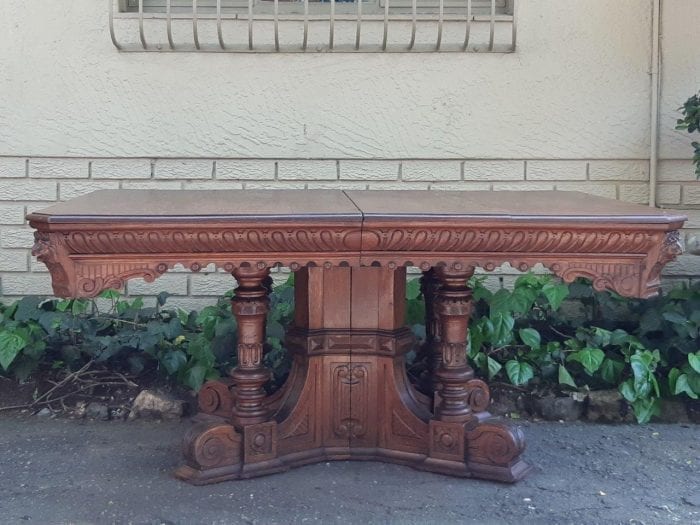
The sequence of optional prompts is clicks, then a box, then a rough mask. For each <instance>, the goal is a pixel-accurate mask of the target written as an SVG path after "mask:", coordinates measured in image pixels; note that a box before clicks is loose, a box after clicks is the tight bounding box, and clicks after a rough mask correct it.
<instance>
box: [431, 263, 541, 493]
mask: <svg viewBox="0 0 700 525" xmlns="http://www.w3.org/2000/svg"><path fill="white" fill-rule="evenodd" d="M473 271H474V269H473V268H458V269H447V268H445V267H439V268H436V269H435V275H436V277H437V279H438V281H439V286H438V287H437V290H436V292H435V302H434V308H435V315H436V316H437V317H438V319H439V331H440V341H439V348H440V350H441V354H442V361H441V363H440V366H439V367H438V369H437V370H436V372H435V380H434V382H435V383H436V384H437V385H439V391H438V394H437V402H436V405H437V406H436V409H435V417H434V419H432V420H431V421H430V456H431V458H434V459H435V460H437V461H442V462H443V463H444V470H445V471H448V472H449V470H451V469H459V464H466V469H467V470H468V472H469V473H470V475H472V476H474V477H480V478H486V479H494V480H498V481H504V482H513V481H517V480H518V479H521V478H522V477H523V476H524V475H525V474H526V473H527V472H528V471H529V469H530V467H529V465H528V464H527V463H525V462H524V461H522V460H521V459H520V454H521V453H522V452H523V450H524V449H525V438H524V436H523V433H522V431H521V430H520V428H518V427H516V426H513V425H510V424H508V423H507V422H505V421H503V420H501V419H498V418H494V417H491V414H490V413H489V412H487V411H486V409H487V408H488V406H489V404H490V401H491V396H490V391H489V388H488V386H487V385H486V383H484V382H483V381H481V380H480V379H475V378H474V371H473V370H472V368H471V367H470V366H469V364H468V363H467V336H468V323H469V317H470V315H471V312H472V307H473V305H472V291H471V289H469V287H468V286H467V280H468V279H469V277H471V275H472V273H473Z"/></svg>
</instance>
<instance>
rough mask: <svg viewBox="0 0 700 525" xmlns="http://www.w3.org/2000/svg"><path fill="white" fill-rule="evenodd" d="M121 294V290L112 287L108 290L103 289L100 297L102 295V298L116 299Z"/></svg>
mask: <svg viewBox="0 0 700 525" xmlns="http://www.w3.org/2000/svg"><path fill="white" fill-rule="evenodd" d="M120 295H121V294H120V293H119V290H114V289H112V288H110V289H108V290H103V291H101V292H100V295H99V296H98V297H100V298H102V299H111V300H113V301H114V300H116V299H119V296H120Z"/></svg>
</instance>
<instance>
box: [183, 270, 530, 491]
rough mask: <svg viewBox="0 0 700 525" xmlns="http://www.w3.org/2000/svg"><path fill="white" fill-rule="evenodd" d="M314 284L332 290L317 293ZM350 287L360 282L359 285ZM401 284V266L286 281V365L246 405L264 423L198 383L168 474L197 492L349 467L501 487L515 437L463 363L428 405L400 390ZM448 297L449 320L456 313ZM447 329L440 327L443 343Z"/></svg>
mask: <svg viewBox="0 0 700 525" xmlns="http://www.w3.org/2000/svg"><path fill="white" fill-rule="evenodd" d="M324 272H325V273H324ZM380 272H382V273H384V274H388V275H380ZM314 283H316V284H314ZM323 283H326V284H328V283H332V286H333V287H334V288H333V289H334V290H336V292H337V291H338V289H339V288H340V292H341V293H333V294H331V293H329V294H327V295H326V294H325V293H324V290H323V289H322V288H323ZM343 283H345V285H346V286H347V287H348V289H347V290H344V289H343ZM358 283H364V285H367V286H364V285H363V287H362V288H361V289H359V288H357V287H358V286H359V285H358ZM403 283H405V274H404V272H403V269H399V270H395V271H394V270H392V271H389V270H387V269H382V268H360V269H352V270H351V269H350V268H333V269H332V270H323V269H314V270H313V271H308V272H306V273H302V274H301V275H298V279H297V287H298V290H297V294H298V296H297V313H296V316H297V317H296V322H295V324H296V326H294V327H292V328H291V329H290V330H289V331H288V334H287V340H286V346H287V348H288V350H289V351H290V353H291V355H292V357H293V365H292V369H291V371H290V375H289V378H288V380H287V383H286V384H285V386H284V387H283V388H282V389H281V390H280V391H279V392H277V393H276V394H275V395H274V396H269V397H267V398H266V399H264V400H263V401H262V406H261V407H259V409H258V411H259V412H260V413H266V414H269V416H268V417H269V419H268V420H266V421H263V422H251V423H247V420H245V421H243V422H241V419H240V418H237V416H236V410H235V407H236V403H237V402H238V401H239V400H238V399H237V394H236V387H235V386H233V387H232V386H231V384H232V383H231V380H223V381H217V382H210V383H207V384H206V385H205V386H204V387H203V388H202V391H201V392H200V398H199V405H200V410H201V411H202V412H205V413H206V414H207V415H205V416H203V417H204V420H203V421H200V422H198V423H197V424H196V425H195V426H194V427H193V428H192V430H191V431H190V432H189V433H188V434H187V436H186V437H185V443H184V453H185V458H186V461H187V464H186V465H185V466H184V467H182V468H180V469H179V470H178V471H177V473H176V475H177V476H178V477H179V478H181V479H184V480H186V481H188V482H190V483H194V484H206V483H214V482H218V481H224V480H228V479H239V478H249V477H254V476H261V475H265V474H270V473H273V472H279V471H281V470H285V469H288V468H290V467H295V466H299V465H304V464H308V463H314V462H319V461H329V460H336V459H338V460H348V459H357V460H379V461H387V462H392V463H399V464H402V465H409V466H412V467H415V468H418V469H421V470H428V471H431V472H438V473H443V474H449V475H453V476H462V477H477V478H484V479H490V480H496V481H502V482H514V481H517V480H518V479H521V478H522V477H523V476H524V475H525V474H526V473H527V472H528V470H529V466H528V465H527V464H526V463H525V462H523V461H522V460H521V459H520V455H521V453H522V452H523V450H524V448H525V442H524V438H523V435H522V432H521V431H520V430H519V429H518V428H517V427H511V426H509V425H508V424H507V423H506V422H503V421H500V420H497V419H495V418H492V417H491V414H489V413H488V412H487V411H486V408H487V407H488V405H489V403H490V393H489V390H488V387H487V386H486V384H485V383H484V382H483V381H481V380H479V379H474V378H473V377H472V376H473V374H472V373H471V371H470V370H471V369H468V367H467V368H465V369H461V368H456V366H457V365H459V363H460V361H459V358H458V357H455V360H454V363H456V365H454V363H452V361H449V362H448V364H450V363H452V364H453V365H454V366H453V368H451V369H443V368H441V369H440V370H438V372H439V373H438V381H436V385H438V388H439V389H440V390H439V392H436V394H435V396H434V398H433V397H428V396H426V395H424V394H421V393H420V392H418V391H417V390H416V389H415V388H414V387H413V385H411V383H410V382H409V380H408V378H407V375H406V370H405V354H406V353H407V352H408V351H410V350H411V349H412V348H413V345H414V338H413V335H412V333H411V331H410V330H409V329H408V328H405V327H403V317H404V311H403V306H402V299H403V297H404V295H403V294H404V289H403ZM353 287H356V288H357V289H356V288H353ZM382 287H388V288H389V289H388V290H385V289H383V288H382ZM319 288H321V289H319ZM299 294H302V295H304V297H299ZM382 296H384V297H390V298H395V299H397V300H395V301H393V300H392V301H391V302H390V306H391V310H389V311H387V310H386V309H383V310H379V308H377V307H375V308H374V309H373V310H372V311H371V312H369V313H368V312H367V311H366V310H362V305H366V304H367V302H368V301H370V302H371V300H372V299H373V298H374V301H375V302H376V303H379V302H380V298H381V297H382ZM310 297H315V298H317V300H318V301H320V304H314V303H312V302H311V301H310V300H309V298H310ZM343 297H345V301H346V302H347V301H348V299H347V298H348V297H350V301H349V303H350V304H349V307H346V308H345V314H343V313H342V311H341V314H338V311H337V308H336V311H335V312H333V313H329V310H328V308H327V307H328V306H329V304H331V303H333V302H335V303H339V302H340V303H342V301H343ZM356 299H357V300H356ZM450 300H451V301H452V302H451V303H450V304H449V305H448V306H449V308H450V310H449V312H448V313H449V314H450V315H452V316H453V317H454V316H456V315H458V314H459V312H461V310H460V311H459V312H458V311H457V310H455V308H457V307H456V306H455V305H454V304H453V303H454V301H456V299H450ZM324 307H325V308H324ZM455 312H456V313H455ZM343 315H346V317H343ZM450 330H451V328H450V327H449V326H447V325H445V328H444V329H443V332H444V333H443V336H447V335H450V334H451V333H453V332H454V331H453V332H450ZM454 333H456V332H454ZM443 338H444V337H443ZM453 347H454V348H453V349H454V351H460V348H459V347H458V346H455V345H453ZM462 350H463V349H462ZM452 370H456V371H455V372H454V373H453V372H451V371H452ZM234 378H235V376H234ZM460 381H461V382H460ZM435 407H437V410H436V409H435ZM440 407H443V408H442V410H441V409H440Z"/></svg>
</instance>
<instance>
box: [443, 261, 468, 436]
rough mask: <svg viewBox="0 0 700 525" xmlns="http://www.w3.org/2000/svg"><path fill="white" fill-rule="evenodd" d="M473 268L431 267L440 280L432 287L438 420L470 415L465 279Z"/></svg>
mask: <svg viewBox="0 0 700 525" xmlns="http://www.w3.org/2000/svg"><path fill="white" fill-rule="evenodd" d="M473 272H474V268H466V269H461V270H447V269H445V268H444V267H439V268H437V269H435V275H436V277H437V279H438V281H439V283H440V286H439V287H437V289H436V291H435V301H434V308H435V314H436V316H437V318H438V330H439V334H440V339H439V341H438V342H437V345H436V346H437V347H438V348H439V350H440V364H439V366H438V367H437V370H435V372H434V377H435V378H434V380H433V382H434V383H436V384H438V385H440V400H439V404H438V405H437V406H436V414H435V415H436V417H437V419H439V420H441V421H454V422H465V421H467V420H468V419H469V418H470V416H471V408H470V406H469V392H468V390H467V383H468V382H469V381H470V380H472V379H473V378H474V371H473V370H472V368H471V367H470V366H469V364H468V363H467V334H468V323H469V316H470V315H471V312H472V291H471V290H470V289H469V288H468V287H467V279H469V277H470V276H471V275H472V274H473Z"/></svg>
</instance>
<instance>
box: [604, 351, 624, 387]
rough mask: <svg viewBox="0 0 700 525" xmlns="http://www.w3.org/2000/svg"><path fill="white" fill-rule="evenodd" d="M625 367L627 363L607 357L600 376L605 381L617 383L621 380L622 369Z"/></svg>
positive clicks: (612, 383)
mask: <svg viewBox="0 0 700 525" xmlns="http://www.w3.org/2000/svg"><path fill="white" fill-rule="evenodd" d="M624 368H625V363H623V362H621V361H618V360H617V359H610V358H609V357H606V358H605V359H604V360H603V363H602V364H601V365H600V377H602V378H603V381H605V382H606V383H610V384H611V385H616V384H617V383H618V381H619V380H620V375H621V374H622V370H624Z"/></svg>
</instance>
